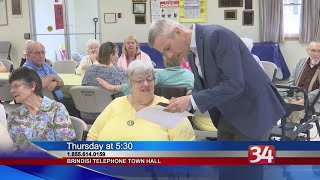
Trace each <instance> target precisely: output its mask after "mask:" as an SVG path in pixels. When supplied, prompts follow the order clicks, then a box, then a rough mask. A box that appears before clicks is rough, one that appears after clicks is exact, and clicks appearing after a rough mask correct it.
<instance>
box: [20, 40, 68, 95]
mask: <svg viewBox="0 0 320 180" xmlns="http://www.w3.org/2000/svg"><path fill="white" fill-rule="evenodd" d="M45 54H46V51H45V49H44V46H43V45H42V44H41V43H39V42H37V41H33V42H30V43H29V44H28V46H27V48H26V55H27V60H26V62H25V63H24V64H23V66H24V67H28V68H30V69H33V70H35V71H36V72H37V73H38V75H39V76H40V77H41V81H42V87H43V88H45V89H47V90H48V91H50V92H51V91H53V93H54V94H55V96H56V98H57V100H58V101H62V100H63V94H62V91H61V90H60V88H62V87H63V85H64V84H63V80H62V79H61V78H60V77H59V76H58V74H57V73H56V71H55V70H53V69H52V68H51V67H50V66H49V65H48V64H47V63H46V62H45Z"/></svg>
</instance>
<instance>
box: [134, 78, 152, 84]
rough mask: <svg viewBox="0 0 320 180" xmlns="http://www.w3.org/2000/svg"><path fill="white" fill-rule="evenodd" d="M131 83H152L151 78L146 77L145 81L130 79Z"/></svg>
mask: <svg viewBox="0 0 320 180" xmlns="http://www.w3.org/2000/svg"><path fill="white" fill-rule="evenodd" d="M132 81H133V82H135V83H137V84H139V85H142V84H143V83H144V82H145V81H147V83H152V82H153V81H154V78H153V77H148V78H146V79H132Z"/></svg>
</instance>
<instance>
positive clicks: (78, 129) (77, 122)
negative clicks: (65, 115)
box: [70, 116, 88, 141]
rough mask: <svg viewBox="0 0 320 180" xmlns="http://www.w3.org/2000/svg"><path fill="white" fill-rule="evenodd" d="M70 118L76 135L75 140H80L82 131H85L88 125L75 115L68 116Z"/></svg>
mask: <svg viewBox="0 0 320 180" xmlns="http://www.w3.org/2000/svg"><path fill="white" fill-rule="evenodd" d="M70 119H71V122H72V126H73V128H74V131H75V133H76V137H77V139H76V140H77V141H81V140H82V136H83V131H87V130H88V126H87V124H86V123H85V122H84V121H83V120H82V119H79V118H77V117H74V116H70Z"/></svg>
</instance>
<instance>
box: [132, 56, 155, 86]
mask: <svg viewBox="0 0 320 180" xmlns="http://www.w3.org/2000/svg"><path fill="white" fill-rule="evenodd" d="M145 73H151V74H152V77H154V67H153V65H152V63H151V61H142V60H140V59H136V60H134V61H132V62H131V63H130V64H129V66H128V69H127V83H128V87H130V88H131V87H132V86H131V81H130V80H131V77H132V76H135V75H140V74H145Z"/></svg>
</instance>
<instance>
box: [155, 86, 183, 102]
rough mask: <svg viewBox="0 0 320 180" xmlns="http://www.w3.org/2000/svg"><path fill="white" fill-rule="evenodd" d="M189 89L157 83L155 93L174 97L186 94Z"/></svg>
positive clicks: (168, 97) (169, 97)
mask: <svg viewBox="0 0 320 180" xmlns="http://www.w3.org/2000/svg"><path fill="white" fill-rule="evenodd" d="M187 92H188V90H187V88H186V87H176V86H165V85H155V88H154V94H155V95H158V96H163V97H165V98H167V99H171V98H172V97H180V96H185V95H186V94H187Z"/></svg>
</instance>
